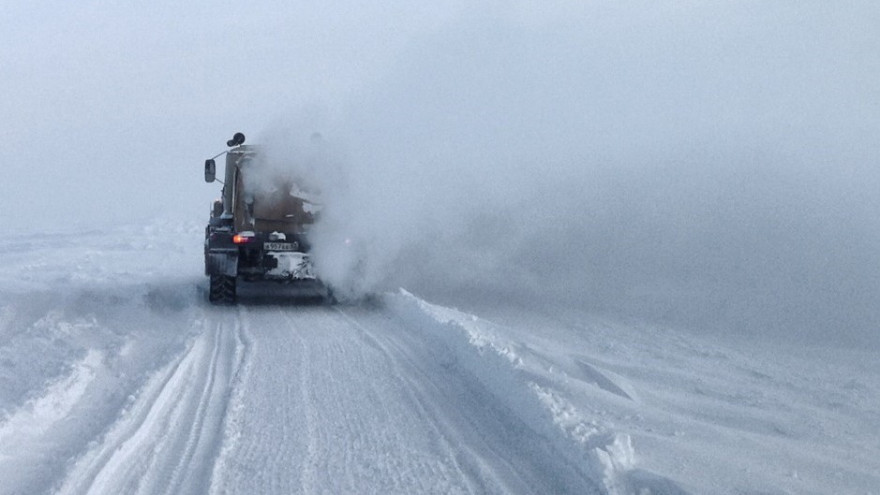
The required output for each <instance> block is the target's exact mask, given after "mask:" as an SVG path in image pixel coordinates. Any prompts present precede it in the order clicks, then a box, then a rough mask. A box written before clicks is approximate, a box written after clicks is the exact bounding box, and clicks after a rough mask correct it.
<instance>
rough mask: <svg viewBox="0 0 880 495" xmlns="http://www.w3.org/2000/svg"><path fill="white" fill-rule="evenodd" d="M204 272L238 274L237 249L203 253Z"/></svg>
mask: <svg viewBox="0 0 880 495" xmlns="http://www.w3.org/2000/svg"><path fill="white" fill-rule="evenodd" d="M205 272H207V274H208V275H226V276H229V277H236V276H238V251H213V252H212V251H209V252H207V253H205Z"/></svg>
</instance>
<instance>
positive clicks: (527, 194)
mask: <svg viewBox="0 0 880 495" xmlns="http://www.w3.org/2000/svg"><path fill="white" fill-rule="evenodd" d="M528 7H529V4H521V5H520V8H519V9H513V10H510V9H507V10H505V9H480V8H475V9H472V10H471V11H469V12H468V13H467V15H466V16H463V19H466V20H462V21H460V22H457V23H453V24H451V25H450V26H449V27H448V28H447V29H445V30H442V31H440V32H438V33H433V34H430V35H425V36H422V37H419V38H417V39H416V40H415V41H414V42H413V43H412V44H411V45H410V46H409V47H408V49H407V50H406V51H405V53H404V55H403V56H402V57H400V58H399V60H398V63H397V64H396V66H394V67H393V69H392V70H390V71H388V73H387V74H385V76H384V77H382V78H381V79H380V80H378V81H377V82H376V84H374V85H373V86H372V87H371V89H369V90H365V91H361V92H359V93H357V94H355V95H353V97H352V98H351V99H350V103H349V105H348V106H347V107H346V108H345V109H344V110H342V111H339V112H330V111H327V112H324V114H323V115H321V112H320V111H315V109H310V110H309V111H306V112H303V113H302V114H300V115H299V116H298V117H296V118H294V119H290V120H287V121H285V122H284V123H279V124H275V125H272V126H270V129H269V130H268V131H267V132H265V133H264V135H263V136H261V138H262V139H264V140H266V141H268V142H269V144H270V145H271V148H272V149H274V150H276V151H277V152H278V153H279V155H281V154H283V155H289V156H291V157H292V158H301V157H303V156H307V157H308V158H305V161H307V162H309V163H310V164H311V165H309V166H312V167H314V166H315V164H326V166H325V167H322V166H321V165H318V168H317V170H318V172H317V175H316V176H315V177H316V178H317V180H318V181H319V182H321V183H322V187H323V189H324V191H323V192H324V201H325V203H326V209H325V211H324V217H323V219H322V221H321V223H320V224H319V225H318V228H317V230H316V248H315V256H316V257H317V260H318V263H319V265H320V268H321V269H322V270H323V271H324V273H325V274H327V277H328V278H329V279H331V281H332V282H334V283H335V284H336V285H337V286H339V287H340V288H341V289H345V290H347V291H349V292H352V291H353V292H355V293H358V292H363V291H370V290H381V289H388V288H393V287H396V286H405V287H408V288H410V289H411V290H415V291H420V292H422V293H427V294H430V295H432V296H434V297H440V298H442V297H444V296H445V297H449V298H457V299H458V300H459V301H466V300H467V299H471V298H480V299H482V300H486V299H492V300H498V301H508V302H512V303H515V304H534V305H548V304H549V305H554V304H576V305H579V306H582V307H587V308H593V309H595V310H598V311H607V312H614V313H620V314H624V315H628V316H636V317H646V318H651V319H655V320H656V319H660V320H663V321H670V322H676V323H684V324H687V325H689V326H691V327H693V328H698V329H708V330H718V331H725V332H730V331H735V332H737V333H744V334H747V335H759V334H769V335H773V336H776V337H780V338H789V339H791V338H794V339H798V340H802V339H805V338H806V339H808V340H809V339H812V338H821V339H822V340H823V341H825V342H835V343H839V344H845V345H851V344H856V343H864V342H873V343H876V342H877V341H878V339H877V330H878V326H880V314H878V309H877V308H878V302H880V200H878V191H880V173H878V171H877V166H878V158H880V143H878V140H877V136H880V132H878V131H880V82H878V81H880V36H878V31H877V29H876V26H878V25H880V15H878V13H880V8H878V7H877V6H876V5H875V4H874V3H871V2H843V3H834V4H833V5H832V4H828V3H827V2H797V3H786V2H772V3H770V2H765V3H757V2H711V3H704V2H660V3H657V2H623V3H614V4H612V3H605V2H592V3H588V4H584V5H580V4H579V3H572V4H565V5H564V6H562V7H560V5H559V4H557V5H555V7H554V8H555V10H551V11H550V12H547V11H543V9H540V8H538V7H537V6H536V7H535V9H534V10H530V9H529V8H528ZM499 10H504V11H505V12H506V13H505V14H504V15H498V14H497V13H496V12H497V11H499ZM537 14H542V15H537ZM313 131H320V132H321V133H322V136H323V139H322V140H321V142H320V143H318V144H316V143H315V142H313V141H310V140H309V139H308V137H309V136H310V135H311V133H312V132H313ZM297 141H299V142H297ZM307 150H310V151H307ZM320 150H323V151H320ZM344 239H351V240H352V241H353V242H352V243H351V244H349V245H346V244H344V243H342V240H344ZM352 269H355V272H356V273H357V274H358V277H357V278H352V277H351V276H350V274H351V273H352Z"/></svg>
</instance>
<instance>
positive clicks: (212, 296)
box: [208, 275, 235, 304]
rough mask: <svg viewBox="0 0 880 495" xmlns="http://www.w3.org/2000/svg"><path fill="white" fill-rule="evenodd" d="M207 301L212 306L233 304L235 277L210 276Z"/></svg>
mask: <svg viewBox="0 0 880 495" xmlns="http://www.w3.org/2000/svg"><path fill="white" fill-rule="evenodd" d="M208 301H211V302H212V303H213V304H235V277H230V276H228V275H211V287H210V288H209V289H208Z"/></svg>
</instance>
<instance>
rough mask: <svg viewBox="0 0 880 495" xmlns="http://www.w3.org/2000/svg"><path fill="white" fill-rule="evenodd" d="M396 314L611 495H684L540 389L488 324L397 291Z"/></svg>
mask: <svg viewBox="0 0 880 495" xmlns="http://www.w3.org/2000/svg"><path fill="white" fill-rule="evenodd" d="M389 303H390V304H391V305H392V306H393V307H394V309H395V310H396V312H397V313H398V314H400V315H401V316H403V317H404V318H405V319H407V321H410V322H411V323H412V324H413V325H415V326H417V328H419V329H420V330H422V331H425V332H428V333H429V334H430V335H432V336H433V337H435V338H437V339H439V340H440V341H441V342H443V343H444V344H445V345H446V346H447V347H448V350H449V351H450V352H451V354H452V359H454V360H455V362H456V364H457V365H458V366H461V367H462V368H464V369H465V370H467V371H468V372H469V373H471V374H472V375H473V376H474V377H475V378H476V379H477V380H478V381H479V382H480V383H482V384H483V385H484V386H485V387H486V388H487V389H488V390H489V391H491V393H492V394H493V395H494V396H495V397H496V398H497V399H498V400H499V401H500V402H501V403H503V404H504V405H505V406H506V407H508V408H509V409H510V410H511V411H513V412H514V414H516V415H517V416H518V417H519V418H520V419H521V420H522V421H523V422H524V423H525V424H527V425H528V426H529V427H530V428H532V429H533V430H534V431H536V432H538V433H539V434H541V435H542V436H543V437H546V438H548V439H551V440H552V441H553V443H554V444H555V445H556V447H557V448H558V450H559V452H561V453H562V454H563V455H564V456H565V457H566V458H567V459H568V461H570V462H573V463H575V465H580V466H584V467H585V469H586V470H587V471H588V472H589V473H590V477H591V478H592V479H595V480H599V481H601V485H602V486H603V487H604V489H605V491H606V492H607V493H609V494H628V493H645V494H648V493H665V494H677V493H684V491H683V490H682V489H681V488H679V487H678V486H677V485H676V484H675V483H673V482H672V481H670V480H666V479H664V478H662V477H659V476H654V475H650V474H649V473H646V472H644V471H641V470H638V469H636V456H635V452H634V449H633V446H632V441H631V438H630V437H629V436H628V435H626V434H621V433H617V432H614V431H613V430H612V429H610V428H608V427H606V426H603V425H602V424H600V423H599V422H598V421H596V420H595V419H591V418H589V417H587V416H586V415H585V414H583V413H582V412H580V411H578V410H577V408H576V407H574V406H573V405H572V403H571V402H569V401H568V400H567V399H566V398H565V397H564V395H563V394H561V393H559V392H558V391H557V390H555V389H554V387H553V386H552V385H550V384H538V383H536V382H535V381H534V380H533V376H534V375H533V374H530V372H529V370H530V368H532V367H534V366H535V363H533V362H529V359H528V358H527V357H525V356H524V354H527V353H524V352H521V351H520V350H519V349H518V348H517V347H518V346H517V345H516V344H515V343H513V342H509V341H506V340H505V339H504V338H503V337H502V336H500V335H499V334H498V333H496V332H495V331H493V330H492V324H491V323H489V322H487V321H485V320H481V319H479V318H478V317H476V316H473V315H468V314H465V313H462V312H459V311H457V310H455V309H451V308H446V307H442V306H436V305H433V304H430V303H428V302H426V301H424V300H422V299H419V298H418V297H416V296H414V295H413V294H411V293H409V292H407V291H405V290H403V289H401V290H400V294H399V295H397V296H394V297H390V298H389Z"/></svg>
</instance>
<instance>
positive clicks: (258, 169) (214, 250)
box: [205, 132, 332, 304]
mask: <svg viewBox="0 0 880 495" xmlns="http://www.w3.org/2000/svg"><path fill="white" fill-rule="evenodd" d="M244 140H245V137H244V134H242V133H240V132H237V133H235V135H234V136H233V137H232V139H230V140H229V141H227V142H226V145H227V146H228V147H229V148H230V149H228V150H226V151H224V152H222V153H219V154H217V155H215V156H214V157H212V158H209V159H208V160H205V181H206V182H209V183H210V182H215V181H216V182H221V181H219V180H217V164H216V162H215V161H214V160H215V159H216V158H218V157H219V156H221V155H226V170H225V174H224V180H223V181H222V182H221V184H223V192H222V197H221V199H219V200H217V201H215V202H214V204H213V205H212V208H211V217H210V220H209V221H208V226H207V228H206V229H205V275H207V276H208V277H210V287H209V290H208V300H209V301H211V302H212V303H215V304H216V303H221V304H231V303H234V302H235V300H236V286H237V283H238V282H239V281H245V282H253V281H261V280H269V281H276V282H283V283H287V284H295V285H297V286H300V287H303V288H304V289H307V290H308V291H309V292H313V293H314V294H315V295H318V296H322V297H324V298H326V299H328V300H332V293H331V291H330V290H329V288H328V287H327V286H325V285H324V284H323V283H322V282H321V281H320V280H319V279H318V277H317V276H316V275H315V272H314V269H313V267H312V261H311V259H310V256H309V251H310V247H311V246H310V244H309V240H308V231H309V228H310V227H311V225H312V224H313V223H314V222H315V215H316V214H317V211H318V209H319V207H318V205H317V204H315V203H314V202H313V201H312V200H313V199H314V198H312V197H311V195H309V194H308V193H306V192H303V191H302V190H301V189H300V187H299V186H298V185H297V184H296V183H295V182H294V180H293V179H292V178H291V177H287V176H286V175H285V174H284V173H283V171H281V170H278V169H273V168H270V167H269V166H268V164H267V163H266V161H265V159H264V158H263V156H262V155H261V153H260V151H259V149H258V148H257V147H256V146H253V145H245V144H244Z"/></svg>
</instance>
